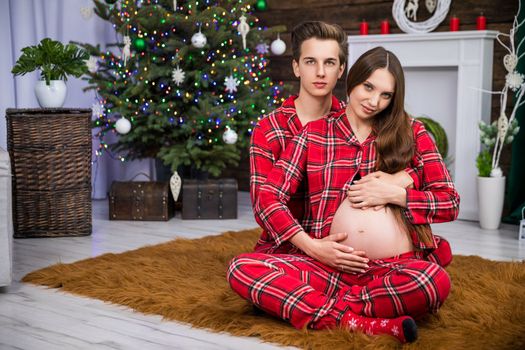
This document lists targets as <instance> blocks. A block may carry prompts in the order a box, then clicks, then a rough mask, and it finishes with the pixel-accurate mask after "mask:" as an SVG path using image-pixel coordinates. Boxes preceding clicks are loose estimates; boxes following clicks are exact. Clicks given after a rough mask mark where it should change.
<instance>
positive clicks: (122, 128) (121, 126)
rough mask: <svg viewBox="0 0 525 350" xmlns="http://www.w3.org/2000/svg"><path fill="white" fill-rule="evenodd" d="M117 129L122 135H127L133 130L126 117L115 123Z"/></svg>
mask: <svg viewBox="0 0 525 350" xmlns="http://www.w3.org/2000/svg"><path fill="white" fill-rule="evenodd" d="M115 129H116V130H117V132H118V133H119V134H121V135H125V134H127V133H128V132H129V131H130V130H131V122H130V121H129V120H127V119H126V118H124V117H121V118H120V119H119V120H117V122H116V123H115Z"/></svg>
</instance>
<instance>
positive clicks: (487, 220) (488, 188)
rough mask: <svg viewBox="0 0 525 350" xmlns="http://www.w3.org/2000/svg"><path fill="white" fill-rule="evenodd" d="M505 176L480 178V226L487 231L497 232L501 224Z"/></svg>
mask: <svg viewBox="0 0 525 350" xmlns="http://www.w3.org/2000/svg"><path fill="white" fill-rule="evenodd" d="M504 198H505V176H500V177H480V176H478V208H479V225H480V226H481V228H482V229H485V230H497V229H498V228H499V224H500V222H501V213H502V211H503V199H504Z"/></svg>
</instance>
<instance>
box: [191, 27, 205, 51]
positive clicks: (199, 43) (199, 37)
mask: <svg viewBox="0 0 525 350" xmlns="http://www.w3.org/2000/svg"><path fill="white" fill-rule="evenodd" d="M207 41H208V40H207V39H206V35H204V34H202V33H201V30H200V28H199V32H198V33H195V34H193V36H192V37H191V44H192V45H193V46H195V47H196V48H198V49H202V48H203V47H204V45H206V42H207Z"/></svg>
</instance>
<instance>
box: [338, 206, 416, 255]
mask: <svg viewBox="0 0 525 350" xmlns="http://www.w3.org/2000/svg"><path fill="white" fill-rule="evenodd" d="M340 232H346V233H347V234H348V237H347V239H346V240H344V241H342V242H341V243H342V244H345V245H348V246H350V247H352V248H354V249H355V250H361V251H364V252H365V253H366V256H367V257H368V258H369V259H383V258H389V257H392V256H395V255H399V254H402V253H406V252H409V251H412V250H414V247H413V245H412V242H411V240H410V239H409V237H408V235H407V233H406V228H404V227H401V226H400V225H399V224H398V222H397V221H396V219H395V217H394V214H393V213H392V210H391V209H390V208H385V209H381V210H374V209H373V208H370V209H366V210H363V209H355V208H352V206H351V204H350V202H349V201H348V199H346V198H345V199H344V200H343V202H342V203H341V205H340V206H339V208H337V211H336V212H335V215H334V219H333V221H332V226H331V228H330V234H335V233H340Z"/></svg>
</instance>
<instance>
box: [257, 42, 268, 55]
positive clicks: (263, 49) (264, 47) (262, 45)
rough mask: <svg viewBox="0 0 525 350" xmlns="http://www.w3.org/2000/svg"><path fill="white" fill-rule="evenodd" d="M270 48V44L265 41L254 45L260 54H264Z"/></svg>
mask: <svg viewBox="0 0 525 350" xmlns="http://www.w3.org/2000/svg"><path fill="white" fill-rule="evenodd" d="M269 49H270V45H268V44H267V43H260V44H258V45H257V46H255V50H256V51H257V53H258V54H260V55H266V54H267V53H268V51H269Z"/></svg>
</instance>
